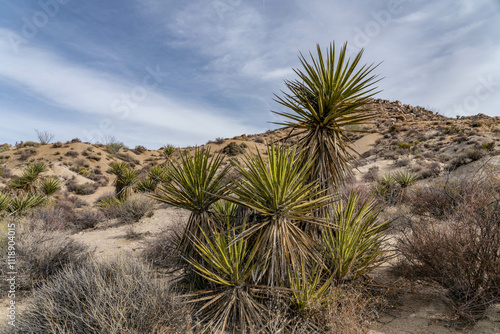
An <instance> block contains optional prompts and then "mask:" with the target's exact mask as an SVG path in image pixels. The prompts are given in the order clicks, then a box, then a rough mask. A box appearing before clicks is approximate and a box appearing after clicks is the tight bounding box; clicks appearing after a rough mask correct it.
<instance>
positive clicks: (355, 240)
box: [322, 193, 390, 281]
mask: <svg viewBox="0 0 500 334" xmlns="http://www.w3.org/2000/svg"><path fill="white" fill-rule="evenodd" d="M358 202H359V196H358V195H357V194H356V193H351V194H349V197H348V199H347V203H345V205H344V203H343V201H342V200H340V201H339V202H337V203H336V205H335V211H334V216H333V217H332V225H331V226H328V227H325V228H324V229H323V238H322V241H323V242H322V246H323V252H324V255H325V263H326V264H327V267H328V268H329V270H330V271H331V272H332V273H333V274H334V276H335V278H336V279H337V280H339V281H343V280H352V279H356V278H358V277H359V276H361V275H363V273H364V272H365V271H366V270H368V269H371V268H373V267H374V266H376V265H378V264H380V263H381V262H382V261H383V260H384V254H385V253H386V252H387V251H385V250H383V249H382V243H383V242H384V241H385V236H384V234H383V232H384V231H385V230H386V229H387V228H388V227H389V224H390V221H385V222H378V221H377V218H378V215H379V213H380V209H379V208H378V207H376V206H375V205H374V204H373V203H370V202H365V203H359V204H358Z"/></svg>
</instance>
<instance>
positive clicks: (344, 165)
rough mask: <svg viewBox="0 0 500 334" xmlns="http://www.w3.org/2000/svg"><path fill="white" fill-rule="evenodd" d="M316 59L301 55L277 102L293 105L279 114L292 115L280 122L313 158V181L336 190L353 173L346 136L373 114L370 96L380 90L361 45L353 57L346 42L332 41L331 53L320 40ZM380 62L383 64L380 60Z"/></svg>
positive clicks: (305, 157)
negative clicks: (294, 76) (364, 62)
mask: <svg viewBox="0 0 500 334" xmlns="http://www.w3.org/2000/svg"><path fill="white" fill-rule="evenodd" d="M317 53H318V55H317V58H314V57H313V56H312V54H310V56H311V61H310V62H309V61H308V60H307V59H306V58H305V57H304V56H303V55H302V54H300V57H299V59H300V62H301V64H302V67H303V70H299V69H294V71H295V73H296V74H297V75H298V77H299V78H298V79H297V80H293V81H288V80H285V85H286V86H287V88H288V90H289V91H290V92H289V93H285V92H282V94H283V97H278V96H276V99H275V100H276V102H278V103H280V104H281V105H283V106H284V107H286V108H288V109H290V110H291V111H289V112H277V111H274V113H275V114H277V115H280V116H283V117H285V118H286V119H287V121H284V122H276V124H279V125H283V126H284V128H285V129H289V130H291V133H290V135H289V136H288V137H287V138H286V139H288V138H291V137H295V136H298V142H297V145H298V147H299V149H300V150H301V151H302V152H304V159H305V160H306V161H307V160H312V164H311V175H310V180H311V181H316V180H318V181H319V185H320V187H321V189H326V190H328V191H330V192H331V193H332V194H334V193H335V190H337V189H338V187H339V186H340V185H341V184H342V183H343V182H344V180H345V179H346V178H347V177H348V176H350V175H351V173H352V172H351V169H350V164H349V160H350V159H351V158H352V154H351V152H354V149H353V148H352V146H351V145H350V141H349V139H348V137H347V136H346V128H349V129H350V131H352V129H353V128H357V127H360V125H361V124H364V123H366V121H368V120H369V119H371V118H372V117H373V114H371V113H370V112H369V110H368V108H367V104H368V103H369V100H368V99H369V98H370V97H372V96H373V95H375V94H376V93H378V92H377V91H376V89H377V87H374V84H375V83H377V82H378V81H379V80H376V78H377V76H375V75H372V71H373V70H374V69H375V68H376V66H374V65H373V64H371V65H363V66H358V65H359V64H360V61H361V57H362V55H363V50H361V51H360V52H359V53H358V54H357V55H356V56H355V57H354V58H353V59H349V58H348V57H347V43H346V44H344V45H343V46H342V47H341V49H340V52H339V53H338V55H337V53H336V48H335V44H334V43H332V44H330V48H329V49H328V51H327V54H326V56H323V53H322V51H321V48H320V46H319V45H317ZM377 66H378V65H377Z"/></svg>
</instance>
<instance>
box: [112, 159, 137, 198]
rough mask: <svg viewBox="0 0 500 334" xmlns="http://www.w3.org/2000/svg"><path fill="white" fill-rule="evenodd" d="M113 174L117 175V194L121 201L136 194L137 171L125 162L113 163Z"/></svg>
mask: <svg viewBox="0 0 500 334" xmlns="http://www.w3.org/2000/svg"><path fill="white" fill-rule="evenodd" d="M109 166H110V167H111V173H113V174H115V175H116V180H115V193H116V197H117V198H118V199H119V200H120V201H124V200H126V199H127V198H128V197H129V196H130V195H131V194H133V193H134V185H135V183H136V182H137V171H136V170H135V169H133V168H132V167H130V166H129V165H127V164H126V163H123V162H112V163H111V164H110V165H109Z"/></svg>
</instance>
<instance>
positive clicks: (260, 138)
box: [253, 137, 266, 144]
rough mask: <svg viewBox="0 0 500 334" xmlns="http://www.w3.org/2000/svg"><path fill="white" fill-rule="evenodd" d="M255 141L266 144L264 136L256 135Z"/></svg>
mask: <svg viewBox="0 0 500 334" xmlns="http://www.w3.org/2000/svg"><path fill="white" fill-rule="evenodd" d="M253 141H254V142H256V143H259V144H264V143H265V142H266V141H265V140H264V138H262V137H255V138H254V140H253Z"/></svg>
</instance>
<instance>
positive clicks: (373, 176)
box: [363, 166, 379, 182]
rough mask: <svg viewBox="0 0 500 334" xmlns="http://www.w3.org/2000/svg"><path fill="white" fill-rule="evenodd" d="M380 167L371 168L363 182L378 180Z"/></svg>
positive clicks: (364, 175) (364, 176)
mask: <svg viewBox="0 0 500 334" xmlns="http://www.w3.org/2000/svg"><path fill="white" fill-rule="evenodd" d="M378 171H379V168H378V166H374V167H370V168H369V169H368V172H366V173H365V174H363V180H364V181H366V182H372V181H375V180H377V179H378Z"/></svg>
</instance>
